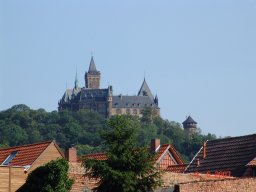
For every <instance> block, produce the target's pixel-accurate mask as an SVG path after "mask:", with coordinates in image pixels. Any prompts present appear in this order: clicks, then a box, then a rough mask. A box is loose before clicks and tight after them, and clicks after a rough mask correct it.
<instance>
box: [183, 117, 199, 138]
mask: <svg viewBox="0 0 256 192" xmlns="http://www.w3.org/2000/svg"><path fill="white" fill-rule="evenodd" d="M182 124H183V128H184V130H185V131H186V132H187V133H188V134H189V135H191V134H194V133H196V132H197V122H196V121H195V120H194V119H192V117H190V116H188V117H187V119H186V120H185V121H184V122H183V123H182Z"/></svg>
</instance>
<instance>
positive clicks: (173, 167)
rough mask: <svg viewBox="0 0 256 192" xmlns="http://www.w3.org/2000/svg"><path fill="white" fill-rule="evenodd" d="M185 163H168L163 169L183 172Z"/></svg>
mask: <svg viewBox="0 0 256 192" xmlns="http://www.w3.org/2000/svg"><path fill="white" fill-rule="evenodd" d="M186 166H187V164H180V165H169V166H168V167H167V168H166V170H165V171H169V172H174V173H183V172H184V170H185V168H186Z"/></svg>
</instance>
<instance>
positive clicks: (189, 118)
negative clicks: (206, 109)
mask: <svg viewBox="0 0 256 192" xmlns="http://www.w3.org/2000/svg"><path fill="white" fill-rule="evenodd" d="M187 123H194V124H197V122H196V121H195V120H194V119H192V117H190V116H188V118H187V119H186V120H185V121H184V122H183V123H182V124H187Z"/></svg>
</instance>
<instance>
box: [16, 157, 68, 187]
mask: <svg viewBox="0 0 256 192" xmlns="http://www.w3.org/2000/svg"><path fill="white" fill-rule="evenodd" d="M72 184H73V180H71V179H69V177H68V162H67V161H66V160H65V159H57V160H55V161H50V162H49V163H47V164H46V165H44V166H40V167H38V168H36V169H35V170H33V171H32V172H31V173H30V174H29V175H28V177H27V180H26V183H25V184H24V185H23V186H22V187H21V188H20V189H19V190H18V192H34V191H40V192H54V191H58V192H68V191H70V189H71V187H72Z"/></svg>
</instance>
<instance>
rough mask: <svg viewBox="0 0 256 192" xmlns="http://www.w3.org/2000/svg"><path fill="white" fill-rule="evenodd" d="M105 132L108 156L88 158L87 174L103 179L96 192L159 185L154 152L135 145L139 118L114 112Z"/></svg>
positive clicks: (140, 190)
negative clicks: (104, 157)
mask: <svg viewBox="0 0 256 192" xmlns="http://www.w3.org/2000/svg"><path fill="white" fill-rule="evenodd" d="M107 125H108V130H107V131H106V132H104V133H103V134H102V138H103V140H104V145H106V149H107V150H106V152H107V157H108V158H107V160H104V161H99V160H95V159H85V160H84V162H83V166H84V167H85V169H86V170H87V173H86V175H87V176H89V177H91V178H97V179H100V181H99V185H98V187H96V188H95V189H94V191H97V192H135V191H136V192H148V191H153V189H154V188H155V187H157V186H159V185H160V180H159V178H160V177H159V172H157V171H156V170H155V167H154V163H153V162H154V156H153V155H151V154H150V153H149V152H148V150H147V149H146V148H136V150H135V147H136V122H134V121H133V120H132V119H131V118H130V117H127V116H114V117H112V118H110V120H109V121H108V122H107Z"/></svg>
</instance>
